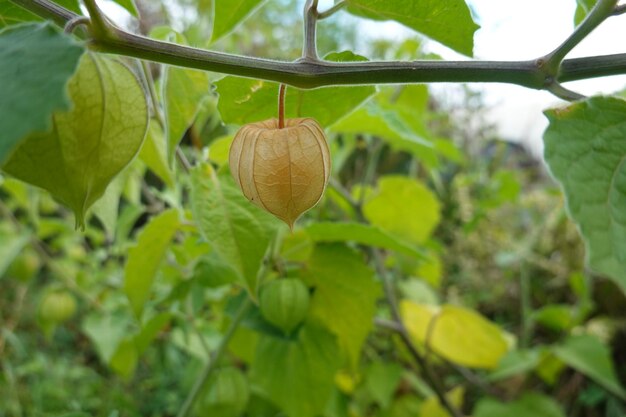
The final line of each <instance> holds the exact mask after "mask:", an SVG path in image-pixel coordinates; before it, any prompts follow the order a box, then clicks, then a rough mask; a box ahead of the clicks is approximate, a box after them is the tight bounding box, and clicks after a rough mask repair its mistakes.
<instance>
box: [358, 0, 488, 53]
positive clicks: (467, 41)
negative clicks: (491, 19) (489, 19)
mask: <svg viewBox="0 0 626 417" xmlns="http://www.w3.org/2000/svg"><path fill="white" fill-rule="evenodd" d="M346 3H347V4H348V11H349V12H351V13H353V14H355V15H357V16H363V17H367V18H370V19H374V20H395V21H396V22H398V23H401V24H403V25H404V26H407V27H409V28H411V29H413V30H415V31H417V32H420V33H423V34H424V35H426V36H428V37H429V38H431V39H434V40H436V41H438V42H441V43H442V44H444V45H446V46H448V47H450V48H452V49H454V50H455V51H457V52H460V53H462V54H464V55H467V56H472V49H473V48H474V32H475V31H476V30H477V29H478V28H479V27H480V26H478V25H477V24H476V23H474V20H473V19H472V15H471V13H470V9H469V7H467V4H465V1H463V0H396V1H393V2H391V1H387V0H346Z"/></svg>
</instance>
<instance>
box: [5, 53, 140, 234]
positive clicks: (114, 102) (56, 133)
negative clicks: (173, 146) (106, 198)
mask: <svg viewBox="0 0 626 417" xmlns="http://www.w3.org/2000/svg"><path fill="white" fill-rule="evenodd" d="M36 66H41V65H40V64H36ZM46 70H49V68H46ZM44 78H48V77H47V76H46V77H44ZM69 92H70V97H71V99H72V101H73V102H74V107H73V108H72V109H71V110H70V111H69V112H63V113H55V114H54V116H53V120H54V122H53V123H54V129H53V130H52V131H50V132H47V133H37V134H33V135H31V136H29V137H28V138H27V139H26V140H25V141H24V142H22V143H21V144H20V145H19V147H18V148H17V149H16V150H15V152H14V153H13V154H12V155H11V158H10V159H9V160H8V162H7V164H6V165H5V166H4V170H5V171H6V172H7V173H9V174H10V175H13V176H14V177H16V178H18V179H20V180H22V181H25V182H28V183H30V184H33V185H36V186H38V187H41V188H43V189H45V190H47V191H49V192H50V193H51V194H52V195H53V196H54V197H55V198H57V199H58V200H60V201H61V202H62V203H63V204H65V205H67V206H68V207H70V208H71V209H72V210H73V211H74V214H75V216H76V224H77V225H80V226H82V227H84V219H85V213H86V211H87V209H89V207H91V205H92V204H93V203H94V202H95V201H96V200H98V199H99V198H100V197H101V196H102V194H104V191H105V190H106V187H107V186H108V184H109V183H110V182H111V181H112V180H113V178H115V176H116V175H117V174H119V173H120V172H121V171H122V170H123V169H124V167H126V166H127V165H128V164H129V163H130V162H131V161H132V160H133V158H134V157H135V156H136V155H137V153H138V152H139V149H140V148H141V144H142V142H143V139H144V136H145V133H146V129H147V127H148V107H147V104H146V100H145V96H144V92H143V89H142V87H141V85H140V84H139V82H138V81H137V78H136V77H135V75H134V74H133V73H132V71H130V70H129V69H128V68H127V67H126V66H125V65H123V64H121V63H120V62H118V61H114V60H112V59H109V58H105V57H103V56H99V55H94V54H85V55H84V56H83V58H82V59H81V62H80V65H79V68H78V71H77V73H76V75H75V76H74V77H73V78H72V79H71V81H70V83H69ZM38 94H40V93H38ZM2 120H5V118H3V119H2Z"/></svg>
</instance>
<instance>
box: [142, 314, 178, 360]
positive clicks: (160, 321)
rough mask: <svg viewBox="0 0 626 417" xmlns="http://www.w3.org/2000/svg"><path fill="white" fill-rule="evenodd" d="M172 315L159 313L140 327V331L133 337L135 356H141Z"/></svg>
mask: <svg viewBox="0 0 626 417" xmlns="http://www.w3.org/2000/svg"><path fill="white" fill-rule="evenodd" d="M171 318H172V315H171V314H170V313H160V314H157V315H156V316H154V317H152V318H151V319H150V320H148V321H147V322H146V323H145V324H144V325H143V326H142V327H141V331H140V332H139V333H138V334H137V335H135V347H136V348H137V354H138V355H141V354H143V353H144V352H145V351H146V349H148V346H150V343H152V341H153V340H154V339H155V338H156V337H157V335H158V334H159V332H160V331H161V329H163V327H165V325H166V324H167V323H169V321H170V320H171Z"/></svg>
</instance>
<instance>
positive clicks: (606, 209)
mask: <svg viewBox="0 0 626 417" xmlns="http://www.w3.org/2000/svg"><path fill="white" fill-rule="evenodd" d="M546 115H547V117H548V119H549V120H550V126H549V127H548V129H547V130H546V132H545V134H544V142H545V155H544V156H545V159H546V162H547V163H548V165H549V167H550V170H551V171H552V174H553V175H554V176H555V177H556V179H557V180H558V181H559V182H560V183H561V186H562V187H563V190H564V192H565V196H566V198H567V207H568V209H569V214H570V216H571V217H572V218H573V219H574V221H575V222H576V224H577V225H578V227H579V229H580V232H581V234H582V235H583V238H584V240H585V243H586V247H587V251H588V260H589V264H590V266H591V267H592V268H593V269H595V270H597V271H599V272H601V273H603V274H606V275H608V276H609V277H610V278H612V279H613V280H614V281H615V282H616V283H617V284H618V285H619V286H620V287H621V289H622V290H623V291H625V292H626V210H624V208H625V207H626V164H625V163H624V161H626V141H625V140H624V137H626V101H624V100H621V99H618V98H612V97H594V98H591V99H588V100H585V101H581V102H577V103H574V104H571V105H569V106H568V107H565V108H561V109H556V110H549V111H547V112H546Z"/></svg>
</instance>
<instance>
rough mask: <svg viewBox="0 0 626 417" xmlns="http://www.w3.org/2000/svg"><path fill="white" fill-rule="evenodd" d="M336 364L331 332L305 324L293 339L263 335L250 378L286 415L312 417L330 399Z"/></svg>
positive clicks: (337, 363) (337, 356)
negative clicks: (295, 338)
mask: <svg viewBox="0 0 626 417" xmlns="http://www.w3.org/2000/svg"><path fill="white" fill-rule="evenodd" d="M338 365H339V352H338V348H337V344H336V341H335V338H334V337H333V336H332V334H330V333H328V332H327V331H325V330H324V329H321V328H318V327H314V326H313V325H311V324H306V325H305V326H304V327H303V328H302V329H301V330H300V333H299V334H298V338H297V340H295V341H293V340H287V339H279V338H275V337H272V336H268V335H263V336H262V337H261V338H260V340H259V342H258V347H257V351H256V355H255V357H254V362H253V363H252V369H251V377H250V378H251V380H252V382H253V383H255V384H256V386H257V387H258V388H259V389H260V391H261V393H262V394H263V395H264V396H265V397H267V398H268V399H270V400H271V401H272V402H274V403H275V404H276V405H278V406H279V407H280V408H282V409H283V410H284V411H285V413H286V414H287V416H289V417H315V416H318V415H321V414H322V411H323V410H324V409H325V408H326V404H327V403H328V400H329V399H330V396H331V393H332V390H333V386H334V376H335V372H336V371H337V369H338Z"/></svg>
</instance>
